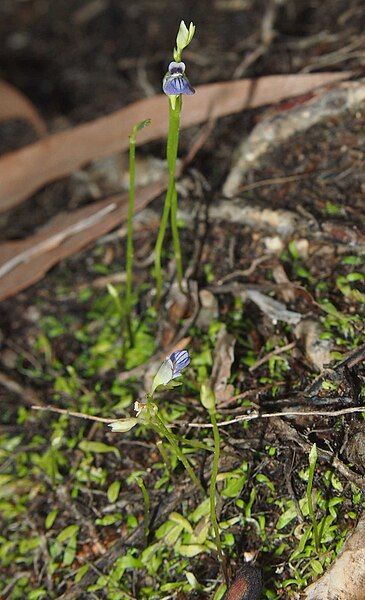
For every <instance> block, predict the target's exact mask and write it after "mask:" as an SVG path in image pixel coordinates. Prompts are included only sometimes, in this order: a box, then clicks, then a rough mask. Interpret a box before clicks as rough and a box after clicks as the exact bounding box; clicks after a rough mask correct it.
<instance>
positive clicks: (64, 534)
mask: <svg viewBox="0 0 365 600" xmlns="http://www.w3.org/2000/svg"><path fill="white" fill-rule="evenodd" d="M79 529H80V527H79V526H78V525H69V526H68V527H66V528H65V529H63V530H62V531H61V532H60V533H59V534H58V536H57V537H56V540H57V541H58V542H66V540H69V539H70V538H71V537H74V536H75V535H76V534H77V533H78V531H79Z"/></svg>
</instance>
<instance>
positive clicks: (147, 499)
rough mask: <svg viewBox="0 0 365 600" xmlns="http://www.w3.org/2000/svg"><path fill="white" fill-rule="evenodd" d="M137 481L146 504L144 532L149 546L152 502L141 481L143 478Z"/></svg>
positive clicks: (138, 478)
mask: <svg viewBox="0 0 365 600" xmlns="http://www.w3.org/2000/svg"><path fill="white" fill-rule="evenodd" d="M136 481H137V485H138V487H139V489H140V490H141V492H142V496H143V504H144V520H143V531H144V538H145V544H146V546H147V543H148V534H149V529H150V507H151V501H150V497H149V494H148V491H147V489H146V486H145V484H144V481H143V479H141V477H137V478H136Z"/></svg>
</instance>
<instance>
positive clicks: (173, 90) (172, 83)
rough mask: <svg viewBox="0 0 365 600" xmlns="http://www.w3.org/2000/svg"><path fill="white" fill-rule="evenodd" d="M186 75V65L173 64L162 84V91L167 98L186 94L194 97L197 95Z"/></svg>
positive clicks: (170, 65)
mask: <svg viewBox="0 0 365 600" xmlns="http://www.w3.org/2000/svg"><path fill="white" fill-rule="evenodd" d="M184 73H185V64H184V63H183V62H174V61H173V62H171V63H170V64H169V70H168V71H167V73H166V75H165V77H164V79H163V84H162V89H163V91H164V92H165V94H167V96H179V95H180V94H186V95H188V96H192V95H193V94H195V90H194V88H193V87H192V86H191V85H190V83H189V80H188V78H187V77H186V75H184Z"/></svg>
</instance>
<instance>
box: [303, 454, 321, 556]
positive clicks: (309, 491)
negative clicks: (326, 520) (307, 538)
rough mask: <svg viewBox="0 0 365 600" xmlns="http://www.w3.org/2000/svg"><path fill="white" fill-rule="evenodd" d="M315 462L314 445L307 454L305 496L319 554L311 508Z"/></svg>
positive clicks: (316, 525) (314, 517)
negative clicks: (307, 467) (307, 470)
mask: <svg viewBox="0 0 365 600" xmlns="http://www.w3.org/2000/svg"><path fill="white" fill-rule="evenodd" d="M316 462H317V448H316V445H315V444H313V447H312V450H311V452H310V454H309V473H308V483H307V490H306V494H307V502H308V510H309V514H310V517H311V521H312V527H313V536H314V543H315V546H316V550H317V552H319V550H320V548H319V543H320V539H319V534H318V524H317V519H316V516H315V514H314V507H313V500H312V488H313V478H314V471H315V468H316Z"/></svg>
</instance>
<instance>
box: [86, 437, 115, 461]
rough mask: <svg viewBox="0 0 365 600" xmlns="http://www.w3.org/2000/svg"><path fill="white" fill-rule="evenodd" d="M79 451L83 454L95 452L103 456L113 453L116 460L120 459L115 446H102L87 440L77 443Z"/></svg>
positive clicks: (100, 443)
mask: <svg viewBox="0 0 365 600" xmlns="http://www.w3.org/2000/svg"><path fill="white" fill-rule="evenodd" d="M79 448H80V450H83V451H84V452H95V453H97V454H105V453H107V452H114V454H115V456H117V458H120V452H119V450H118V448H116V447H115V446H109V445H108V444H104V442H91V441H89V440H82V442H80V443H79Z"/></svg>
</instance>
